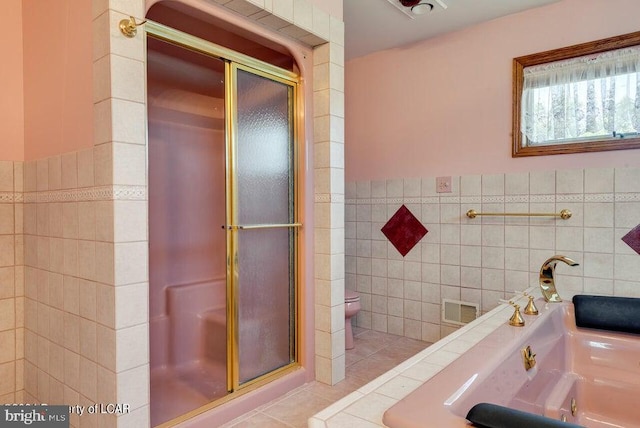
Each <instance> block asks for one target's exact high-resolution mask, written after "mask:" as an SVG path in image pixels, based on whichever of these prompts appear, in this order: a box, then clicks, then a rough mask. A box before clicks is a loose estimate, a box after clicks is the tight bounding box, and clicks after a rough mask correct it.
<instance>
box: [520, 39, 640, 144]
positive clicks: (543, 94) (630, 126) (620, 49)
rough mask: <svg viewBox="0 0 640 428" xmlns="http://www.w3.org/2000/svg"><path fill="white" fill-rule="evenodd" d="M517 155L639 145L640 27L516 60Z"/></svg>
mask: <svg viewBox="0 0 640 428" xmlns="http://www.w3.org/2000/svg"><path fill="white" fill-rule="evenodd" d="M513 71H514V82H513V85H514V92H513V93H514V106H513V156H514V157H519V156H536V155H547V154H561V153H578V152H591V151H604V150H621V149H634V148H640V32H637V33H631V34H626V35H622V36H617V37H612V38H609V39H604V40H598V41H595V42H589V43H584V44H581V45H575V46H569V47H566V48H562V49H556V50H553V51H548V52H542V53H537V54H533V55H528V56H524V57H520V58H515V59H514V60H513Z"/></svg>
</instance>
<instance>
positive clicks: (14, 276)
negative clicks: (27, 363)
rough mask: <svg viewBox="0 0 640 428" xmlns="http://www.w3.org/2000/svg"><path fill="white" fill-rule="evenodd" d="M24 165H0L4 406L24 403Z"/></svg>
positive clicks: (0, 396)
mask: <svg viewBox="0 0 640 428" xmlns="http://www.w3.org/2000/svg"><path fill="white" fill-rule="evenodd" d="M22 176H23V163H22V162H11V161H0V403H16V402H21V400H22V399H23V392H24V382H23V372H24V346H23V343H24V331H25V329H24V317H23V312H24V300H25V299H24V252H23V248H24V236H23V234H22V208H23V204H22Z"/></svg>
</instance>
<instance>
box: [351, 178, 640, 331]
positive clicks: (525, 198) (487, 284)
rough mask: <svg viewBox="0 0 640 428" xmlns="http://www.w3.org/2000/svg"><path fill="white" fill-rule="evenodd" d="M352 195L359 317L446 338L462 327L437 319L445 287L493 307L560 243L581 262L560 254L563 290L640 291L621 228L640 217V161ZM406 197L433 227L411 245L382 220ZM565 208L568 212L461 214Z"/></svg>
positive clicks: (412, 184)
mask: <svg viewBox="0 0 640 428" xmlns="http://www.w3.org/2000/svg"><path fill="white" fill-rule="evenodd" d="M346 198H347V199H346V204H345V233H346V239H345V254H346V257H345V265H346V266H345V269H346V287H347V288H349V289H352V290H356V291H357V292H358V293H359V294H360V296H361V304H362V308H363V309H362V311H361V312H360V313H359V314H358V316H357V319H356V323H357V325H358V326H360V327H363V328H370V329H373V330H377V331H383V332H388V333H393V334H398V335H403V336H407V337H411V338H416V339H422V340H425V341H435V340H438V339H439V338H441V337H444V336H446V335H447V334H449V333H451V332H452V331H454V330H456V329H457V328H458V326H455V325H452V324H447V323H443V322H441V302H442V299H444V298H447V299H453V300H462V301H466V302H472V303H476V304H478V305H479V307H480V310H481V312H482V313H484V312H487V311H489V310H491V309H492V308H494V307H495V306H496V305H497V302H498V299H503V298H508V297H510V296H512V295H513V294H514V293H518V292H520V291H521V290H524V289H525V288H527V287H529V286H533V285H537V281H538V273H539V270H540V266H541V265H542V263H543V262H544V261H545V260H546V259H547V258H549V257H551V256H553V255H555V254H564V255H566V256H568V257H570V258H573V259H574V260H576V261H577V262H578V263H580V266H576V267H568V266H564V265H562V264H559V265H558V267H557V270H556V272H557V276H558V278H559V279H558V281H557V286H558V291H559V293H560V295H561V296H562V297H564V298H570V297H571V296H573V295H574V294H577V293H592V294H607V295H617V296H634V297H640V255H638V254H637V253H636V251H634V250H633V249H632V248H631V247H630V246H629V245H627V244H626V243H625V242H623V241H622V239H621V238H622V237H623V236H625V235H626V234H627V233H629V232H630V231H631V230H632V229H634V228H635V227H636V226H638V225H639V224H640V169H639V168H620V169H613V168H600V169H576V170H562V171H542V172H530V173H518V174H491V175H469V176H461V177H452V192H451V193H437V192H436V180H435V177H424V178H408V179H390V180H382V181H362V182H349V183H347V184H346ZM403 204H404V205H405V206H406V207H407V208H409V210H410V211H411V212H412V213H413V214H414V215H415V216H416V217H417V218H418V219H419V220H420V221H421V222H422V223H423V224H424V226H425V227H426V228H427V230H428V233H427V234H426V236H425V237H424V238H423V239H422V240H421V241H420V242H419V243H418V244H417V245H416V246H415V247H414V248H413V249H412V250H411V251H410V252H409V253H408V254H407V255H406V256H405V257H402V256H401V255H400V253H399V252H398V251H397V250H396V249H395V248H394V247H393V245H392V244H391V243H390V242H389V241H388V240H387V239H386V237H385V236H384V235H383V234H382V232H381V230H380V229H381V228H382V227H383V226H384V224H385V223H386V222H387V221H388V220H389V218H391V216H392V215H393V214H394V213H395V212H396V211H397V210H398V209H399V208H400V207H401V206H402V205H403ZM564 208H567V209H569V210H571V211H572V213H573V216H572V217H571V218H570V219H568V220H561V219H557V218H550V217H502V216H500V217H476V218H475V219H470V218H468V217H467V216H466V215H465V214H466V212H467V211H468V210H470V209H475V210H476V211H478V212H500V213H501V212H542V213H546V212H549V213H555V212H559V211H560V210H561V209H564Z"/></svg>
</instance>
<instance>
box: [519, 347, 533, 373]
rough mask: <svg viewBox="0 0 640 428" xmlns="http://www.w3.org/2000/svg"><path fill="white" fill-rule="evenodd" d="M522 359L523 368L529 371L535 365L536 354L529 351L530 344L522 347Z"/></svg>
mask: <svg viewBox="0 0 640 428" xmlns="http://www.w3.org/2000/svg"><path fill="white" fill-rule="evenodd" d="M522 360H523V362H524V368H525V370H527V371H529V370H531V369H532V368H534V367H535V366H536V354H534V353H533V351H531V346H527V347H526V348H524V349H522Z"/></svg>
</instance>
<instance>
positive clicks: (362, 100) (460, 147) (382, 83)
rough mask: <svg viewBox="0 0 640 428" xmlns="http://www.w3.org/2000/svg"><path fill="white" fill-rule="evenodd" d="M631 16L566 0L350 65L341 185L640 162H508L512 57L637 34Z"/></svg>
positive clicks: (619, 2)
mask: <svg viewBox="0 0 640 428" xmlns="http://www.w3.org/2000/svg"><path fill="white" fill-rule="evenodd" d="M639 13H640V2H638V1H637V0H612V1H608V2H601V1H597V0H564V1H561V2H559V3H555V4H552V5H549V6H545V7H541V8H537V9H533V10H530V11H525V12H522V13H519V14H515V15H511V16H506V17H503V18H499V19H496V20H493V21H490V22H487V23H484V24H480V25H477V26H475V27H472V28H468V29H465V30H461V31H458V32H454V33H450V34H446V35H443V36H441V37H438V38H434V39H431V40H427V41H423V42H421V43H418V44H415V45H413V46H409V47H405V48H400V49H393V50H387V51H383V52H378V53H374V54H371V55H368V56H365V57H361V58H356V59H354V60H351V61H349V62H348V63H347V64H346V72H345V92H346V96H345V108H346V122H345V124H346V130H345V141H346V143H345V170H346V171H345V174H346V179H347V181H354V180H371V179H382V178H392V177H420V176H440V175H465V174H478V173H503V172H518V171H523V172H524V171H532V170H546V169H562V168H583V167H598V166H627V165H635V166H637V165H640V150H625V151H610V152H601V153H592V154H591V153H590V154H586V153H585V154H576V155H555V156H538V157H533V158H512V157H511V105H512V104H511V84H512V77H511V72H512V68H511V67H512V59H513V58H514V57H518V56H522V55H527V54H531V53H535V52H539V51H544V50H549V49H554V48H559V47H562V46H567V45H572V44H576V43H583V42H587V41H591V40H596V39H600V38H604V37H610V36H614V35H618V34H624V33H629V32H633V31H638V18H637V17H638V14H639ZM347 31H348V28H347Z"/></svg>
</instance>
